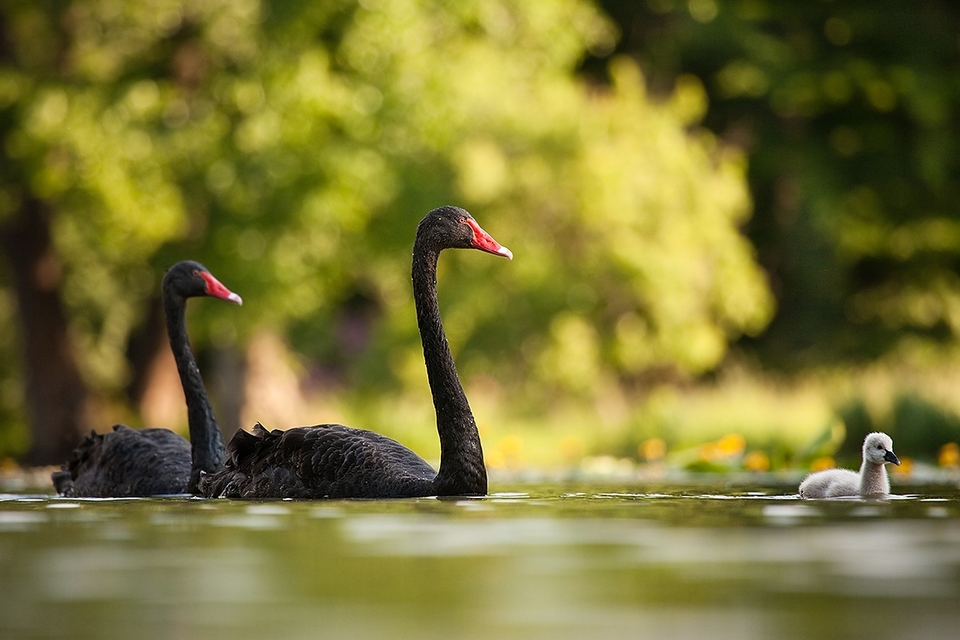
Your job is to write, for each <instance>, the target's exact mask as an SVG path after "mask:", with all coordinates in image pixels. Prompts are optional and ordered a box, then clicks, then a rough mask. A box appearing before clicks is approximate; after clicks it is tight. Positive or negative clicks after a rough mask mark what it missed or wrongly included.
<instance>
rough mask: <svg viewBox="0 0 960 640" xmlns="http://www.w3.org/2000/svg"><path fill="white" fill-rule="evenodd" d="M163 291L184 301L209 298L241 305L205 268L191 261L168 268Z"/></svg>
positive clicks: (240, 300) (241, 302)
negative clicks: (202, 297)
mask: <svg viewBox="0 0 960 640" xmlns="http://www.w3.org/2000/svg"><path fill="white" fill-rule="evenodd" d="M163 291H164V292H165V293H166V294H167V295H171V294H173V295H176V296H177V297H180V298H184V299H185V298H197V297H200V296H210V297H213V298H220V299H221V300H227V301H228V302H233V303H236V304H240V305H242V304H243V299H242V298H241V297H240V296H238V295H237V294H235V293H233V292H232V291H230V290H229V289H227V288H226V287H225V286H223V285H222V284H221V283H220V281H219V280H217V279H216V278H214V277H213V274H212V273H210V271H209V270H208V269H207V268H206V267H205V266H203V265H202V264H200V263H199V262H194V261H193V260H184V261H182V262H178V263H177V264H175V265H173V266H172V267H170V269H169V270H168V271H167V274H166V275H165V276H164V277H163Z"/></svg>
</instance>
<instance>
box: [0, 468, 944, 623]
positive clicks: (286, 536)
mask: <svg viewBox="0 0 960 640" xmlns="http://www.w3.org/2000/svg"><path fill="white" fill-rule="evenodd" d="M493 489H494V490H495V491H497V493H495V494H493V495H491V496H489V497H488V498H485V499H478V500H436V499H419V500H396V501H379V502H378V501H336V502H321V501H318V502H232V501H225V500H215V501H209V500H199V499H188V498H166V499H149V500H146V499H136V500H72V499H60V498H54V497H51V496H48V495H26V494H16V495H15V494H5V495H3V494H0V638H3V639H4V640H14V639H20V638H24V639H31V640H32V639H41V638H71V639H76V640H84V639H87V638H89V639H91V640H93V639H98V640H100V639H113V638H124V639H126V638H136V639H138V640H153V639H156V640H172V639H177V640H180V639H192V638H204V639H220V638H223V639H227V638H229V639H233V640H242V639H246V638H258V639H262V638H270V639H280V638H282V639H284V640H286V639H299V638H338V639H339V638H358V639H361V638H363V639H368V638H418V639H427V640H429V639H432V638H438V639H439V638H466V639H473V638H477V639H479V638H524V639H539V638H544V639H547V638H549V639H551V640H556V639H565V638H588V639H591V640H598V639H601V638H656V639H669V638H692V639H710V640H723V639H726V638H730V639H738V640H743V639H750V638H765V639H766V638H772V639H776V640H790V639H794V638H797V639H799V638H804V639H806V638H810V639H818V640H822V639H826V638H844V639H847V638H871V639H878V638H881V639H882V638H909V639H910V640H916V639H919V638H955V637H960V493H958V491H957V488H956V487H949V486H948V487H926V488H924V487H919V488H918V487H912V488H911V489H910V490H911V491H913V493H911V494H910V495H906V496H897V497H894V498H893V499H891V500H888V501H883V502H867V501H861V500H836V501H816V502H808V501H800V500H799V499H798V498H797V497H796V495H795V491H796V485H791V486H784V487H763V488H758V489H756V490H750V489H749V488H744V487H735V488H723V485H718V486H717V487H711V486H709V485H698V486H694V487H678V486H672V487H656V488H654V487H650V486H642V487H632V486H623V485H616V486H597V485H589V486H586V485H577V484H557V485H552V486H545V487H539V486H538V487H533V486H528V485H519V486H516V487H503V486H494V487H493Z"/></svg>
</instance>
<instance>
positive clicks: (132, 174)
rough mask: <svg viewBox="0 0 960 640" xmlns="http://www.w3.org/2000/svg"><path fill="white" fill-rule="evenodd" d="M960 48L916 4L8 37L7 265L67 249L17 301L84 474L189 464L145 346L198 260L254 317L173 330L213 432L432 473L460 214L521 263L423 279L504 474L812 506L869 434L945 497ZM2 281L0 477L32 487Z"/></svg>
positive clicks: (73, 6) (93, 26) (211, 5)
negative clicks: (275, 432)
mask: <svg viewBox="0 0 960 640" xmlns="http://www.w3.org/2000/svg"><path fill="white" fill-rule="evenodd" d="M958 24H960V7H955V6H954V5H952V4H950V3H937V2H932V1H921V2H917V3H908V4H901V3H896V2H891V1H886V0H884V1H879V2H819V1H818V2H808V3H795V2H787V1H779V2H776V1H763V0H689V1H687V2H681V1H674V0H647V1H646V2H630V1H626V0H624V1H617V0H606V1H602V2H597V3H593V2H588V1H586V0H458V1H449V2H442V1H429V0H389V1H388V0H362V1H359V2H357V1H353V0H328V1H324V2H307V1H296V0H284V1H275V2H271V1H267V0H264V1H262V2H258V1H256V0H191V1H190V2H182V1H180V0H139V1H138V2H128V1H124V0H75V1H72V2H67V1H63V2H60V1H53V0H49V1H38V0H10V1H8V2H4V3H3V5H2V7H0V237H2V236H3V234H4V233H5V232H6V231H5V230H6V229H9V228H10V227H11V226H13V225H16V224H17V221H18V220H20V219H22V218H23V216H40V218H42V221H41V222H42V225H45V226H46V227H48V228H49V231H50V233H51V237H52V241H53V244H52V249H51V251H50V252H49V253H48V254H45V255H44V256H43V259H42V260H41V261H40V262H38V263H37V265H34V266H35V267H36V268H35V269H34V271H33V272H32V273H34V275H35V279H36V284H37V286H38V287H39V288H41V289H43V290H45V291H48V292H53V293H54V294H55V296H56V298H57V299H58V300H59V301H60V303H61V304H62V306H63V309H64V311H65V316H66V321H67V330H66V336H67V338H68V348H66V349H64V350H63V352H62V353H61V354H60V355H61V356H62V357H64V358H72V359H73V360H75V362H76V366H77V368H78V371H79V378H80V380H81V382H82V387H83V398H82V403H81V406H82V410H79V411H77V412H76V414H77V415H76V425H75V427H76V429H75V430H76V432H77V434H78V436H77V437H79V433H80V432H81V431H86V430H89V429H90V428H97V429H100V430H103V429H106V428H108V427H109V425H111V424H113V423H114V422H119V421H123V422H127V423H130V424H133V425H142V424H145V423H149V424H151V425H154V426H165V427H170V428H178V429H184V428H185V415H184V412H183V410H182V409H179V405H180V404H182V396H181V395H180V392H179V389H178V388H177V385H176V380H175V378H173V379H172V381H171V373H170V372H171V368H170V364H169V361H168V360H165V359H164V358H165V357H166V351H165V350H166V346H165V343H164V342H163V340H162V339H161V340H159V341H158V340H156V339H154V340H152V341H151V340H150V338H151V337H153V338H156V336H161V337H162V334H160V333H159V329H158V326H159V325H156V323H155V322H151V319H153V320H156V302H155V301H156V296H157V289H158V283H159V280H160V278H161V276H162V273H163V272H164V270H165V269H166V268H167V267H169V266H170V265H171V264H172V263H174V262H176V261H178V260H180V259H184V258H192V259H197V260H200V261H202V262H203V263H204V264H206V266H208V267H209V268H210V269H211V270H212V271H213V273H214V274H215V275H217V277H219V278H220V279H221V280H222V281H223V282H224V283H225V284H226V285H227V286H228V287H230V288H231V289H233V290H234V291H236V292H238V293H239V294H240V295H242V296H243V298H244V305H243V307H242V308H232V307H228V306H226V305H223V304H221V303H218V302H215V301H202V302H195V303H193V304H192V305H191V310H190V316H189V324H190V330H191V334H192V336H193V340H194V344H195V346H196V347H197V349H198V351H199V352H200V355H201V368H202V370H203V372H204V374H205V377H206V379H207V381H208V387H209V388H210V391H211V394H212V396H213V398H214V405H215V407H216V409H217V412H218V417H219V419H220V422H221V427H222V428H224V430H225V431H227V432H232V430H234V429H236V428H238V427H247V428H249V427H250V426H251V425H252V423H253V422H254V421H255V420H261V421H263V422H264V424H266V425H267V426H269V427H272V428H273V427H278V428H283V427H289V426H294V425H296V424H313V423H319V422H334V421H341V422H344V423H346V424H350V425H352V426H358V427H364V428H368V429H373V430H376V431H380V432H382V433H385V434H387V435H390V436H393V437H396V438H398V439H400V440H401V441H403V442H404V443H406V444H408V445H410V446H411V447H413V448H414V449H415V450H417V451H418V452H419V453H421V454H422V455H424V456H425V457H427V458H428V459H432V458H436V456H437V454H438V444H437V438H436V433H435V430H434V427H433V409H432V406H431V405H430V396H429V393H428V391H427V387H426V379H425V374H424V371H423V365H422V356H421V352H420V344H419V339H418V335H417V331H416V324H415V319H414V312H413V303H412V297H411V292H410V286H409V268H410V264H409V261H410V249H411V246H412V240H413V234H414V230H415V228H416V223H417V222H418V220H419V219H420V217H422V216H423V214H424V213H425V212H426V211H428V210H429V209H431V208H433V207H435V206H439V205H442V204H447V203H451V204H457V205H460V206H463V207H464V208H466V209H468V210H469V211H471V212H472V213H473V214H474V216H475V217H476V218H477V220H478V221H479V222H480V224H481V225H482V226H483V227H484V228H485V229H487V230H488V231H489V232H490V233H491V234H492V235H493V236H494V237H495V238H497V239H498V240H499V241H500V242H501V243H503V244H504V245H506V246H508V247H509V248H510V249H512V250H513V252H514V254H515V256H516V258H515V260H514V261H513V262H512V263H507V262H505V261H500V260H494V259H492V258H490V257H489V256H483V255H481V254H479V253H467V252H448V253H447V254H445V255H444V257H443V259H442V262H441V271H440V275H439V280H440V282H439V287H440V302H441V307H442V311H443V314H444V320H445V325H446V328H447V334H448V337H449V339H450V342H451V346H452V348H453V352H454V356H455V359H456V361H457V366H458V369H459V371H460V375H461V378H462V380H463V381H464V386H465V387H466V390H467V394H468V396H469V398H470V401H471V404H472V406H473V409H474V413H475V414H476V417H477V422H478V424H479V426H480V429H481V434H482V438H483V441H484V448H485V453H486V459H487V464H488V466H489V467H490V468H491V469H492V470H505V471H522V470H524V469H527V468H530V467H559V466H570V465H574V466H585V468H599V467H604V468H607V467H610V466H611V465H612V466H614V467H617V468H625V469H633V468H634V465H637V464H648V465H651V467H652V468H654V469H655V468H656V466H655V465H657V464H665V465H666V468H691V469H698V470H731V469H735V470H741V469H747V470H754V471H767V470H771V469H773V470H777V469H783V468H788V469H802V468H807V467H808V466H809V465H811V464H813V463H814V461H816V460H817V459H818V458H821V457H822V456H830V455H834V454H835V453H836V452H837V449H838V447H840V455H841V456H843V455H853V456H854V457H856V450H857V448H858V446H859V440H860V439H861V438H862V434H863V433H864V432H865V431H868V430H872V429H877V428H881V429H884V430H887V431H888V432H890V433H891V434H892V435H893V436H894V439H895V441H896V449H897V452H898V454H900V456H901V458H903V459H905V460H906V461H908V462H910V461H916V462H917V463H918V464H924V463H927V464H941V465H946V466H949V465H956V464H957V463H958V460H960V455H958V454H957V447H956V445H955V444H951V443H955V442H957V441H958V440H960V418H958V417H957V414H958V412H960V399H958V398H960V396H958V394H956V393H955V390H956V389H957V386H958V383H960V355H958V350H957V344H958V340H957V337H958V334H960V277H958V275H957V265H958V261H960V213H958V210H957V205H956V203H957V202H958V196H960V193H958V191H960V175H958V162H960V160H958V159H960V153H958V149H957V146H958V144H960V142H958V141H960V132H958V131H957V129H958V127H960V119H958V115H960V80H958V78H960V75H958V71H960V53H958V38H957V33H958ZM4 246H8V245H4ZM4 253H5V257H6V258H8V259H7V260H6V261H4V262H2V263H0V265H2V266H0V458H2V457H8V458H9V459H10V460H24V461H28V462H31V463H44V464H50V463H54V462H56V461H57V460H56V459H43V457H42V456H39V455H37V453H36V451H37V442H36V441H35V439H34V441H31V435H30V434H31V424H30V411H29V410H28V408H29V407H28V405H29V398H28V395H29V394H27V393H26V391H25V388H26V384H27V382H26V379H27V373H26V372H27V371H30V370H31V367H33V370H35V371H39V372H40V374H41V375H42V372H43V371H44V370H45V369H44V367H45V364H44V363H40V362H31V361H29V360H26V359H25V357H24V354H23V350H22V349H21V348H20V347H21V345H22V344H23V342H24V340H23V335H25V334H24V332H25V331H28V330H30V329H31V327H36V326H37V325H36V324H35V323H34V321H33V320H32V319H31V317H30V315H29V313H28V312H23V307H22V305H19V304H18V297H17V291H16V288H15V286H14V275H13V274H14V273H15V268H14V262H13V257H12V255H11V252H10V250H9V246H8V249H7V250H5V252H4ZM144 344H146V345H148V347H147V348H144V347H143V345H144ZM149 345H152V346H149ZM144 349H146V351H145V352H146V356H144V355H143V353H144ZM138 354H139V355H138ZM31 452H33V453H31ZM61 453H62V452H61ZM49 455H52V454H49ZM591 465H592V466H591ZM618 465H619V466H618ZM904 467H905V468H906V472H908V473H909V472H910V470H911V469H913V468H914V467H913V466H911V465H910V464H907V465H904Z"/></svg>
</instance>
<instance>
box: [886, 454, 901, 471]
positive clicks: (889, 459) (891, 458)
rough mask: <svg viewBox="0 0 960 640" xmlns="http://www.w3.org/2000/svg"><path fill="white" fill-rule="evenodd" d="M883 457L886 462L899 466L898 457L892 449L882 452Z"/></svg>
mask: <svg viewBox="0 0 960 640" xmlns="http://www.w3.org/2000/svg"><path fill="white" fill-rule="evenodd" d="M883 459H884V460H886V461H887V462H892V463H893V464H895V465H897V466H898V467H899V466H900V458H898V457H897V454H895V453H894V452H893V451H887V452H885V453H884V454H883Z"/></svg>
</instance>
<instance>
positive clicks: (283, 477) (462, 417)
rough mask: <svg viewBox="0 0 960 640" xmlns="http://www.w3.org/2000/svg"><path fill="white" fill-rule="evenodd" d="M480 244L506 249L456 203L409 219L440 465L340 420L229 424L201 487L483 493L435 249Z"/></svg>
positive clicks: (274, 493)
mask: <svg viewBox="0 0 960 640" xmlns="http://www.w3.org/2000/svg"><path fill="white" fill-rule="evenodd" d="M450 248H462V249H479V250H481V251H485V252H487V253H492V254H494V255H498V256H503V257H506V258H510V259H512V258H513V254H512V253H511V252H510V250H509V249H507V248H506V247H503V246H501V245H500V244H498V243H497V241H496V240H494V239H493V238H492V237H491V236H490V235H489V234H488V233H487V232H486V231H484V230H483V229H481V228H480V225H478V224H477V222H476V221H475V220H474V219H473V217H471V215H470V214H469V213H467V212H466V211H464V210H463V209H460V208H457V207H452V206H445V207H440V208H439V209H434V210H433V211H431V212H430V213H428V214H427V215H426V217H424V218H423V220H422V221H421V222H420V225H419V227H418V228H417V235H416V240H415V241H414V245H413V270H412V275H413V293H414V301H415V303H416V309H417V324H418V326H419V329H420V338H421V342H422V344H423V357H424V362H425V364H426V369H427V378H428V381H429V383H430V390H431V393H432V394H433V404H434V408H435V409H436V414H437V432H438V433H439V435H440V470H439V472H437V471H434V469H433V468H432V467H431V466H430V465H429V464H427V463H426V462H425V461H424V460H423V459H422V458H420V456H418V455H417V454H415V453H414V452H413V451H411V450H410V449H408V448H406V447H404V446H403V445H401V444H400V443H398V442H396V441H395V440H391V439H390V438H387V437H384V436H382V435H379V434H377V433H373V432H372V431H365V430H362V429H353V428H350V427H345V426H343V425H339V424H323V425H317V426H313V427H296V428H293V429H288V430H286V431H281V430H274V431H267V430H266V429H264V428H263V427H262V426H261V425H259V424H257V425H256V426H255V427H254V431H253V433H247V432H245V431H238V432H237V434H236V435H235V436H234V437H233V439H232V440H231V441H230V444H229V445H228V446H227V460H226V462H225V463H224V466H223V468H222V469H221V470H220V471H218V472H216V473H212V474H203V475H202V476H201V479H200V491H201V493H202V494H203V495H205V496H207V497H227V498H272V499H276V498H408V497H420V496H477V495H486V493H487V472H486V468H485V467H484V464H483V451H482V449H481V447H480V434H479V433H478V431H477V425H476V422H475V421H474V418H473V413H472V412H471V411H470V405H469V404H468V403H467V397H466V395H465V394H464V392H463V387H462V386H461V384H460V380H459V378H458V377H457V370H456V367H455V366H454V363H453V357H452V356H451V354H450V346H449V344H448V343H447V338H446V335H445V334H444V331H443V325H442V323H441V321H440V308H439V306H438V304H437V286H436V284H437V281H436V276H437V259H438V257H439V255H440V252H441V251H443V250H444V249H450Z"/></svg>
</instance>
